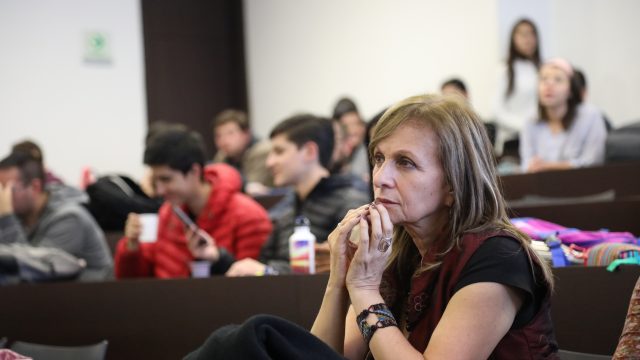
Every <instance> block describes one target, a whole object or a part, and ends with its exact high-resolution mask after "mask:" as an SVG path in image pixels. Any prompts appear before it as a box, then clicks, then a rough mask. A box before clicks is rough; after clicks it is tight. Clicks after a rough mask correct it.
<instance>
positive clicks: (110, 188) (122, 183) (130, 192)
mask: <svg viewBox="0 0 640 360" xmlns="http://www.w3.org/2000/svg"><path fill="white" fill-rule="evenodd" d="M86 191H87V195H89V204H88V205H87V208H88V210H89V212H91V214H92V215H93V217H94V218H95V219H96V221H97V222H98V224H99V225H100V227H101V228H102V229H103V230H104V231H123V230H124V224H125V222H126V220H127V216H128V215H129V213H138V214H142V213H156V212H158V209H160V205H162V200H160V199H152V198H150V197H149V196H147V194H145V192H144V191H143V190H142V188H141V187H140V185H138V183H136V182H135V181H133V180H132V179H131V178H130V177H128V176H124V175H107V176H102V177H100V178H98V179H97V180H96V181H95V182H94V183H93V184H91V185H89V186H87V189H86Z"/></svg>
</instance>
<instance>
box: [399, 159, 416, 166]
mask: <svg viewBox="0 0 640 360" xmlns="http://www.w3.org/2000/svg"><path fill="white" fill-rule="evenodd" d="M398 165H400V166H402V167H413V166H415V164H414V163H413V161H411V160H409V159H407V158H400V159H398Z"/></svg>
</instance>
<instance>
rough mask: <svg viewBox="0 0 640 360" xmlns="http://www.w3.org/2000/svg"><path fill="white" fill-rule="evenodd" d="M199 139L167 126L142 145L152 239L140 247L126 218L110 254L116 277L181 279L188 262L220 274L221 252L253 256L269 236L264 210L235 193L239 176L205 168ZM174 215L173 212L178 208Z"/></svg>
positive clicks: (224, 168) (133, 219)
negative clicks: (154, 209)
mask: <svg viewBox="0 0 640 360" xmlns="http://www.w3.org/2000/svg"><path fill="white" fill-rule="evenodd" d="M205 161H206V159H205V151H204V145H203V142H202V138H201V137H200V136H199V135H198V134H196V133H195V132H192V131H188V130H185V129H180V128H170V129H167V130H164V131H162V132H159V133H158V134H155V135H154V136H153V137H151V138H150V139H149V141H148V142H147V147H146V149H145V152H144V163H145V164H146V165H149V166H150V167H151V173H152V178H153V182H154V185H155V188H156V191H157V194H158V195H159V196H161V197H162V198H164V200H165V203H164V204H163V205H162V207H161V208H160V211H159V223H158V233H157V240H156V241H155V242H152V243H144V244H141V243H140V240H139V238H140V234H141V230H142V229H141V223H140V218H139V216H138V214H129V217H128V219H127V223H126V226H125V237H124V238H123V239H121V240H120V242H119V243H118V247H117V250H116V256H115V260H116V276H117V277H119V278H124V277H139V276H155V277H158V278H172V277H187V276H189V275H190V268H189V264H190V262H191V261H193V260H196V259H197V260H204V261H209V262H210V265H211V273H220V271H219V270H216V269H218V266H219V265H220V264H218V260H219V259H220V258H221V257H223V256H224V254H225V253H227V252H228V253H230V254H233V255H234V256H235V257H237V258H239V259H242V258H246V257H252V258H257V257H258V254H259V252H260V247H261V246H262V244H263V243H264V241H265V240H266V239H267V236H268V235H269V233H270V232H271V222H270V221H269V218H268V216H267V213H266V211H265V210H264V209H263V208H262V207H261V206H260V205H259V204H258V203H256V202H255V201H254V200H253V199H251V198H249V197H248V196H246V195H244V194H242V193H240V188H241V184H242V181H241V179H240V174H239V173H238V172H237V171H236V170H235V169H233V168H232V167H231V166H229V165H226V164H214V165H209V166H207V167H205V166H204V164H205ZM174 207H178V208H180V209H181V210H182V211H184V213H186V215H187V216H188V217H189V218H191V220H192V221H193V222H194V223H195V225H196V226H195V227H190V226H188V225H187V224H185V222H184V221H182V220H181V219H180V218H179V216H178V215H177V214H176V213H175V210H174ZM178 211H179V210H178Z"/></svg>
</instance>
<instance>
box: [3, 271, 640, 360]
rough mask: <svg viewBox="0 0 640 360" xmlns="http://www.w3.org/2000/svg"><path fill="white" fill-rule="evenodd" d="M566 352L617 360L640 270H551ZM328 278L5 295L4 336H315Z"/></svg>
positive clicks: (139, 348) (189, 342)
mask: <svg viewBox="0 0 640 360" xmlns="http://www.w3.org/2000/svg"><path fill="white" fill-rule="evenodd" d="M554 273H555V275H556V277H557V279H558V280H557V290H556V292H555V294H554V296H553V300H552V301H553V314H552V315H553V320H554V323H555V326H556V334H557V338H558V341H559V344H560V346H561V347H562V348H564V349H567V350H574V351H585V352H593V353H612V352H613V350H614V349H615V345H616V344H617V341H618V336H619V334H620V332H621V331H622V326H623V323H624V317H625V314H626V311H627V304H628V301H629V298H630V296H631V290H632V288H633V286H634V284H635V281H636V279H637V278H638V276H640V267H627V268H623V269H622V270H621V271H620V272H617V273H608V272H606V271H605V270H604V268H582V267H581V268H560V269H555V270H554ZM326 281H327V277H326V276H323V275H316V276H278V277H251V278H233V279H231V278H223V277H218V278H211V279H185V280H152V279H141V280H128V281H118V282H104V283H93V284H87V283H84V284H82V283H59V284H39V285H19V286H9V287H4V288H0V337H1V336H7V337H9V339H11V340H24V341H31V342H39V343H47V344H56V345H81V344H88V343H94V342H98V341H100V340H102V339H107V340H109V349H108V352H107V358H108V359H180V358H182V357H183V356H184V355H186V354H187V353H188V352H190V351H191V350H193V349H195V348H197V347H198V346H199V345H201V344H202V343H203V342H204V340H205V339H206V338H207V336H208V335H209V334H210V333H211V332H212V331H213V330H215V329H216V328H218V327H220V326H222V325H226V324H230V323H240V322H242V321H244V320H245V319H246V318H248V317H250V316H251V315H254V314H258V313H270V314H274V315H278V316H282V317H284V318H287V319H289V320H292V321H294V322H296V323H298V324H300V325H302V326H304V327H307V328H310V327H311V325H312V323H313V320H314V318H315V315H316V313H317V311H318V308H319V306H320V302H321V300H322V294H323V293H324V287H325V284H326Z"/></svg>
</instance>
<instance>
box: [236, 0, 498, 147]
mask: <svg viewBox="0 0 640 360" xmlns="http://www.w3.org/2000/svg"><path fill="white" fill-rule="evenodd" d="M497 15H498V11H497V1H496V0H457V1H450V2H445V1H439V0H415V1H412V0H402V1H382V0H349V1H344V0H325V1H315V0H300V1H290V0H267V1H265V0H247V1H245V28H246V32H245V36H246V49H247V64H248V65H247V69H248V79H249V91H250V93H249V99H250V110H251V113H252V117H253V121H254V126H255V128H256V132H257V133H259V134H260V135H263V136H264V135H266V134H268V132H269V131H270V129H271V127H272V126H273V125H275V124H276V123H277V122H279V121H281V120H282V119H284V118H285V117H287V116H289V115H291V114H292V113H293V112H297V111H309V112H314V113H318V114H324V115H330V114H331V111H332V108H333V106H334V104H335V102H336V101H337V99H338V98H339V97H340V96H342V95H349V96H352V97H353V99H354V100H355V101H356V102H357V104H358V105H359V107H360V111H361V112H362V113H363V115H364V116H365V117H366V118H367V119H368V118H370V117H372V116H373V115H375V114H376V113H377V112H378V111H380V110H381V109H382V108H384V107H386V106H388V105H390V104H391V103H393V102H395V101H397V100H400V99H402V98H405V97H407V96H409V95H415V94H417V93H423V92H426V91H437V90H439V86H440V83H441V82H442V81H443V80H445V79H446V78H448V77H450V76H460V77H462V78H464V79H465V81H466V82H467V83H468V85H469V87H470V92H471V94H472V100H473V103H474V105H475V106H476V108H477V109H478V111H479V112H480V113H481V114H485V115H486V114H488V112H489V111H490V108H489V106H490V104H491V102H492V100H491V99H492V98H493V94H492V93H490V92H488V91H486V90H485V89H486V88H488V87H492V86H493V82H494V81H495V75H496V71H497V70H496V67H497V66H498V64H499V51H498V38H497V36H496V34H497V31H498V30H497V29H498V21H497Z"/></svg>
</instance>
